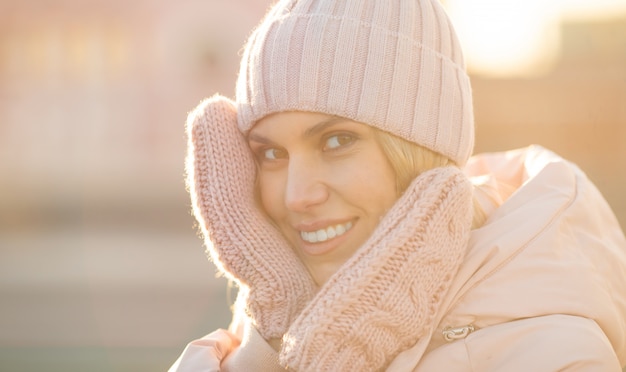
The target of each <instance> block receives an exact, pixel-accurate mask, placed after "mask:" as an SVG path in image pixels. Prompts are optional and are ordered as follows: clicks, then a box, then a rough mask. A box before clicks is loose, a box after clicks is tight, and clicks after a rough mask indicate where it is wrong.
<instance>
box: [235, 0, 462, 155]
mask: <svg viewBox="0 0 626 372" xmlns="http://www.w3.org/2000/svg"><path fill="white" fill-rule="evenodd" d="M236 101H237V106H238V110H237V111H238V115H239V118H238V120H239V127H240V129H241V130H242V131H244V133H245V132H247V131H248V130H249V129H250V128H251V127H252V126H253V125H254V124H255V122H256V121H257V120H259V119H261V118H262V117H264V116H266V115H268V114H270V113H274V112H280V111H295V110H299V111H313V112H322V113H326V114H331V115H337V116H342V117H346V118H349V119H352V120H355V121H358V122H362V123H367V124H368V125H371V126H374V127H376V128H379V129H382V130H384V131H387V132H390V133H392V134H395V135H397V136H399V137H402V138H404V139H407V140H409V141H412V142H415V143H417V144H419V145H422V146H424V147H426V148H428V149H431V150H433V151H435V152H438V153H440V154H443V155H446V156H447V157H449V158H450V159H452V160H453V161H455V162H456V163H457V165H459V166H463V165H464V164H465V163H466V162H467V160H468V158H469V156H470V155H471V153H472V149H473V146H474V118H473V108H472V94H471V86H470V81H469V77H468V75H467V74H466V72H465V62H464V60H463V54H462V51H461V47H460V44H459V41H458V39H457V36H456V33H455V31H454V29H453V27H452V25H451V23H450V20H449V18H448V16H447V15H446V13H445V11H444V9H443V7H442V6H441V5H440V4H439V2H438V0H385V1H378V0H298V1H296V0H282V1H279V2H278V3H277V4H276V5H275V7H274V8H273V9H272V10H271V11H270V13H268V15H267V16H266V18H265V20H264V21H263V22H262V23H261V24H260V26H259V27H258V28H257V29H256V30H255V32H254V33H253V34H252V36H251V37H250V39H249V40H248V43H247V44H246V47H245V49H244V53H243V56H242V61H241V68H240V72H239V78H238V82H237V98H236Z"/></svg>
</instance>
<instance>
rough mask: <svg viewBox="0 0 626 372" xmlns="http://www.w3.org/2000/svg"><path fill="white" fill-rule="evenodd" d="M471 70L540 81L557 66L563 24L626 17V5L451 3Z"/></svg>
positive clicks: (609, 0) (548, 0)
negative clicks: (540, 76) (532, 78)
mask: <svg viewBox="0 0 626 372" xmlns="http://www.w3.org/2000/svg"><path fill="white" fill-rule="evenodd" d="M446 6H447V8H448V11H449V13H450V16H451V17H452V18H453V19H454V22H455V25H456V28H457V31H458V33H459V35H460V36H461V41H462V43H463V45H464V49H465V53H466V58H467V62H468V67H469V70H470V71H471V72H472V73H474V74H479V75H483V76H501V77H505V76H526V77H529V76H537V75H541V74H545V73H546V72H547V71H549V70H550V68H552V66H553V64H554V62H555V61H556V60H557V58H558V55H559V51H560V50H559V49H560V39H561V34H560V23H561V22H562V21H564V20H574V19H577V20H590V19H598V18H600V19H602V18H607V17H614V16H615V15H616V14H618V15H619V14H626V1H623V0H594V1H588V0H524V1H521V0H472V1H467V0H448V1H446Z"/></svg>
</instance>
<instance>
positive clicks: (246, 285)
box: [186, 95, 316, 339]
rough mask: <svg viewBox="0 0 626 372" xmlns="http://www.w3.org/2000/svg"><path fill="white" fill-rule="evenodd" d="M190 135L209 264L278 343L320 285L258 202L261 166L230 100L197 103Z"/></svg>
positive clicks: (190, 162)
mask: <svg viewBox="0 0 626 372" xmlns="http://www.w3.org/2000/svg"><path fill="white" fill-rule="evenodd" d="M187 135H188V139H189V142H188V154H187V164H186V169H187V177H188V178H187V184H188V187H189V189H190V190H189V191H190V194H191V199H192V204H193V209H194V214H195V216H196V218H197V220H198V222H199V224H200V227H201V229H202V232H203V233H204V236H205V240H206V244H207V248H208V251H209V253H210V256H211V259H212V260H213V262H214V263H215V264H216V266H217V267H218V269H219V270H220V271H222V272H223V273H224V274H225V275H226V276H227V277H229V278H232V279H233V280H235V281H236V282H237V283H238V284H239V286H240V287H241V288H242V292H241V293H245V294H246V295H247V300H246V312H247V313H248V315H249V316H250V318H251V320H252V322H253V324H255V326H256V328H257V329H258V331H259V333H260V334H261V335H262V336H263V337H264V338H265V339H270V338H280V337H282V335H283V334H284V333H285V332H286V330H287V328H288V327H289V325H290V324H291V323H292V322H293V320H294V319H295V318H296V316H297V315H298V314H299V313H300V311H301V310H302V309H303V308H304V306H305V305H306V304H307V302H308V301H309V300H310V299H311V298H312V297H313V296H314V293H315V291H316V287H315V284H314V282H313V280H312V278H311V277H310V275H309V274H308V271H307V270H306V268H305V267H304V265H302V263H301V262H300V260H299V259H298V258H297V257H296V255H295V253H294V252H293V251H292V250H291V248H290V247H289V245H288V244H287V243H286V241H285V240H284V238H283V237H282V235H281V233H280V232H279V231H277V230H276V229H275V228H274V227H273V226H272V225H271V224H270V223H269V222H267V219H266V217H265V216H264V215H263V214H262V213H261V211H260V210H259V208H258V207H257V206H256V204H255V199H254V188H255V172H256V165H255V163H254V159H253V157H252V154H251V152H250V150H249V148H248V145H247V143H246V141H245V139H244V137H243V135H242V134H241V133H240V132H239V130H238V128H237V112H236V108H235V106H234V104H233V102H232V101H230V100H229V99H227V98H225V97H221V96H218V95H215V96H213V97H212V98H210V99H207V100H205V101H203V102H202V103H200V105H199V106H198V107H197V108H196V109H195V110H194V111H193V112H191V113H190V114H189V118H188V121H187ZM244 296H245V295H244Z"/></svg>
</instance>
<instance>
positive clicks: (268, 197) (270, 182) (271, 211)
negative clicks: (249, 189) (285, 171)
mask: <svg viewBox="0 0 626 372" xmlns="http://www.w3.org/2000/svg"><path fill="white" fill-rule="evenodd" d="M258 187H259V190H258V191H259V199H260V202H261V207H263V209H264V210H265V213H267V215H268V216H269V217H270V218H271V219H272V220H277V219H279V218H280V217H281V215H282V214H283V212H281V210H282V208H281V206H282V205H283V203H282V200H283V195H284V187H282V182H281V181H280V180H279V178H278V177H268V176H263V175H261V176H260V177H259V183H258Z"/></svg>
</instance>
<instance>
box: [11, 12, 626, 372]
mask: <svg viewBox="0 0 626 372" xmlns="http://www.w3.org/2000/svg"><path fill="white" fill-rule="evenodd" d="M269 5H270V1H261V0H178V1H172V0H135V1H130V2H129V1H120V0H107V1H104V0H48V1H44V0H20V1H9V0H0V370H2V371H40V370H46V371H86V370H89V371H159V370H160V371H164V370H167V368H168V367H169V365H170V364H171V363H172V362H173V361H174V360H175V359H176V357H177V356H178V355H179V354H180V352H181V351H182V349H183V348H184V347H185V345H186V343H187V342H189V341H190V340H192V339H194V338H198V337H201V336H202V335H204V334H206V333H208V332H210V331H211V330H213V329H215V328H218V327H226V326H227V325H228V321H229V299H228V295H227V293H228V289H227V282H226V281H225V280H224V279H223V278H217V277H216V275H215V269H214V267H213V266H212V264H210V263H208V262H207V260H206V258H205V255H204V247H203V245H202V241H201V240H200V239H199V238H198V235H197V231H196V227H195V224H194V220H193V218H192V217H191V215H190V206H189V205H190V203H189V200H188V199H189V197H188V195H187V193H186V191H185V187H184V181H183V159H184V155H185V136H184V122H185V118H186V115H187V112H188V111H190V110H191V109H192V108H193V107H194V106H195V105H196V104H197V103H199V102H200V100H201V99H202V98H204V97H207V96H210V95H212V94H213V93H215V92H220V93H222V94H224V95H227V96H233V95H234V84H235V79H236V73H237V69H238V64H239V54H238V53H239V51H240V49H241V46H242V44H243V42H244V41H245V39H246V37H247V35H248V34H249V32H250V31H251V29H252V28H253V27H254V26H255V25H256V24H257V22H258V21H259V20H260V18H261V17H262V15H263V14H264V13H265V11H266V9H267V7H268V6H269ZM445 5H446V7H447V8H448V10H449V13H450V15H451V16H452V18H453V19H454V21H455V23H456V25H457V31H458V33H459V35H460V38H461V40H462V42H463V44H464V47H465V52H466V54H467V59H468V61H469V71H470V73H471V77H472V82H473V88H474V97H475V115H476V130H477V143H476V149H475V151H476V152H485V151H499V150H506V149H512V148H517V147H522V146H527V145H529V144H532V143H536V144H540V145H543V146H545V147H548V148H550V149H552V150H554V151H555V152H557V153H559V154H561V155H562V156H565V157H566V158H568V159H570V160H572V161H574V162H576V163H578V164H579V165H580V166H581V168H582V169H583V170H585V171H586V172H587V174H588V175H589V176H590V178H591V179H592V180H593V181H594V182H595V183H596V184H597V186H598V187H599V188H600V190H601V191H602V192H603V193H604V195H605V197H606V198H607V200H608V201H609V204H610V205H611V206H612V208H613V210H614V211H615V213H616V215H617V216H618V219H619V220H620V223H621V224H622V226H626V197H625V196H624V192H623V190H624V189H625V186H626V3H625V2H624V1H623V0H615V1H610V0H593V1H591V0H586V1H577V0H525V1H516V0H497V1H496V0H472V1H467V0H455V1H453V0H448V1H446V2H445Z"/></svg>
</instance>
